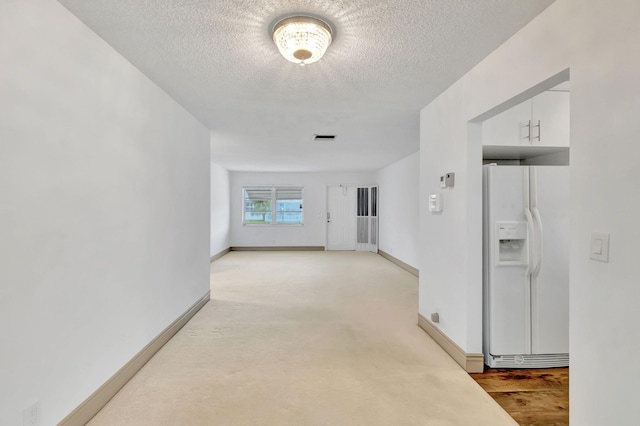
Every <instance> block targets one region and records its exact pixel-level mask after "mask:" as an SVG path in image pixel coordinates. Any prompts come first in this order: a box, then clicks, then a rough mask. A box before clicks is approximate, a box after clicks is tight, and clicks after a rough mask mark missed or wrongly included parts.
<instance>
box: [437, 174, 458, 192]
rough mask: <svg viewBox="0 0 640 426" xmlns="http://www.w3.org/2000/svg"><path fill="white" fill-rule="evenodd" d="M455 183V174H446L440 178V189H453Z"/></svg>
mask: <svg viewBox="0 0 640 426" xmlns="http://www.w3.org/2000/svg"><path fill="white" fill-rule="evenodd" d="M455 183H456V174H455V173H451V172H449V173H447V174H444V175H442V176H440V188H453V185H454V184H455Z"/></svg>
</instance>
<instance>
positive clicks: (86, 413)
mask: <svg viewBox="0 0 640 426" xmlns="http://www.w3.org/2000/svg"><path fill="white" fill-rule="evenodd" d="M210 298H211V293H210V291H207V293H206V294H205V295H204V296H202V297H201V298H200V299H199V300H198V301H197V302H196V303H194V304H193V305H192V306H191V307H190V308H189V309H187V311H186V312H185V313H183V314H182V315H180V317H178V319H176V320H175V321H174V322H173V323H172V324H171V325H169V326H168V327H167V328H165V329H164V330H163V331H162V332H161V333H160V334H159V335H158V336H156V337H155V338H154V339H153V340H152V341H151V342H149V344H147V346H145V347H144V348H143V349H142V350H141V351H140V352H138V353H137V354H136V355H135V356H134V357H133V358H132V359H131V360H130V361H129V362H127V363H126V364H125V365H124V366H123V367H122V368H121V369H120V370H118V372H117V373H115V374H114V375H113V376H111V378H109V380H107V381H106V382H105V383H104V384H103V385H102V386H100V387H99V388H98V390H96V391H95V392H94V393H93V394H91V395H90V396H89V397H88V398H87V399H85V400H84V402H82V404H80V405H79V406H78V407H77V408H76V409H75V410H73V411H72V412H71V413H70V414H69V415H68V416H67V417H65V418H64V419H62V421H60V423H58V426H75V425H84V424H86V423H87V422H88V421H89V420H91V418H92V417H93V416H95V415H96V414H98V411H100V410H101V409H102V407H104V406H105V405H107V402H109V400H111V398H113V397H114V396H115V394H116V393H118V391H119V390H120V389H122V387H123V386H124V385H126V384H127V382H128V381H129V380H130V379H131V378H132V377H133V376H134V375H135V374H136V373H137V372H138V371H139V370H140V369H141V368H142V367H143V366H144V365H145V364H146V363H147V361H149V360H150V359H151V357H153V355H155V354H156V352H158V351H159V350H160V348H162V347H163V346H164V345H165V343H167V342H168V341H169V339H171V338H172V337H173V336H174V335H175V334H176V333H177V332H178V331H179V330H180V329H181V328H182V327H183V326H184V325H185V324H186V323H187V322H188V321H189V320H190V319H191V318H192V317H193V316H194V315H195V314H196V313H197V312H198V311H199V310H200V309H202V307H203V306H204V305H206V304H207V302H208V301H209V299H210Z"/></svg>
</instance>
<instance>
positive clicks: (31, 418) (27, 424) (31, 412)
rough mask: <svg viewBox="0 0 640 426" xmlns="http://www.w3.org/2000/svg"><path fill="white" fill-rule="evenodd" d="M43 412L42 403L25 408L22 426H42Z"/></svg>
mask: <svg viewBox="0 0 640 426" xmlns="http://www.w3.org/2000/svg"><path fill="white" fill-rule="evenodd" d="M41 411H42V408H41V406H40V401H38V402H36V403H35V404H33V405H32V406H30V407H27V408H25V409H24V411H23V412H22V426H40V412H41Z"/></svg>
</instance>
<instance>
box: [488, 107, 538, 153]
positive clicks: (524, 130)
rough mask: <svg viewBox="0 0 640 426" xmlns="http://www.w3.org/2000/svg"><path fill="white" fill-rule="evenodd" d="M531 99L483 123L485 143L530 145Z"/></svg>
mask: <svg viewBox="0 0 640 426" xmlns="http://www.w3.org/2000/svg"><path fill="white" fill-rule="evenodd" d="M529 120H531V100H530V99H529V100H527V101H524V102H522V103H521V104H518V105H516V106H514V107H513V108H511V109H508V110H506V111H505V112H503V113H501V114H498V115H496V116H494V117H491V118H489V119H488V120H486V121H484V122H483V123H482V144H483V145H509V146H518V145H523V144H526V145H529V144H531V141H530V140H529V127H528V126H529Z"/></svg>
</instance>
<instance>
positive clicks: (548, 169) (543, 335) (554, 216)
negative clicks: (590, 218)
mask: <svg viewBox="0 0 640 426" xmlns="http://www.w3.org/2000/svg"><path fill="white" fill-rule="evenodd" d="M531 169H532V171H531V174H532V176H534V175H537V185H536V186H537V190H536V189H535V187H533V190H532V200H531V201H532V205H533V206H534V207H537V209H538V211H539V214H540V222H541V223H542V253H541V262H540V268H539V272H538V273H537V274H536V273H534V274H533V278H532V282H531V298H532V300H531V303H532V307H531V314H532V336H531V337H532V351H533V353H534V354H559V353H568V352H569V168H568V167H564V166H538V167H532V168H531ZM532 180H533V179H532Z"/></svg>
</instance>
